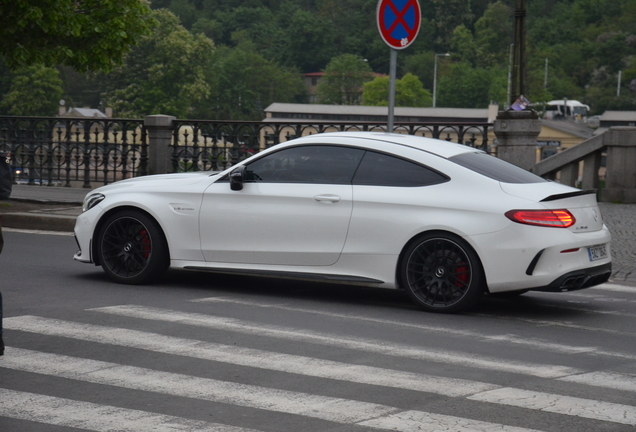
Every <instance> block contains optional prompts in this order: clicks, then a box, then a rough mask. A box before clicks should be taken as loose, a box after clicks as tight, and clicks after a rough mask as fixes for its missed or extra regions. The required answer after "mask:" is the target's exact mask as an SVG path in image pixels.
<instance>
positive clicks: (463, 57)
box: [451, 24, 479, 66]
mask: <svg viewBox="0 0 636 432" xmlns="http://www.w3.org/2000/svg"><path fill="white" fill-rule="evenodd" d="M451 51H452V52H453V57H454V58H455V59H456V60H458V61H463V62H466V63H469V64H470V65H472V66H475V64H476V63H477V57H478V56H479V49H478V47H477V44H476V43H475V38H474V37H473V34H472V33H471V31H470V30H468V29H467V28H466V26H465V25H463V24H462V25H459V26H457V27H456V28H455V31H454V32H453V36H452V38H451Z"/></svg>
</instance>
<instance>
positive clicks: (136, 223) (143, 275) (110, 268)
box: [97, 209, 170, 284]
mask: <svg viewBox="0 0 636 432" xmlns="http://www.w3.org/2000/svg"><path fill="white" fill-rule="evenodd" d="M97 254H98V259H99V262H100V264H101V265H102V268H103V269H104V271H105V272H106V274H107V275H108V276H109V277H110V278H111V279H113V280H115V281H117V282H120V283H125V284H143V283H148V282H151V281H153V280H155V279H157V278H158V277H160V276H161V275H163V274H164V273H165V271H166V270H167V269H168V266H169V264H170V259H169V253H168V245H167V242H166V240H165V237H164V235H163V231H162V230H161V228H160V227H159V225H158V224H157V223H156V222H155V221H154V220H153V219H152V218H151V217H149V216H148V215H146V214H145V213H142V212H140V211H137V210H132V209H128V210H122V211H119V212H117V213H115V214H113V215H111V216H110V217H109V218H108V219H107V220H106V221H105V223H104V224H103V225H102V228H101V230H100V232H99V236H98V238H97Z"/></svg>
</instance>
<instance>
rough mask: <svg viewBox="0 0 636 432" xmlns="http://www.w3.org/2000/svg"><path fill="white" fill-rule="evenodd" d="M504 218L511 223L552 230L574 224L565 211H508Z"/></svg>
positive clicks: (571, 217)
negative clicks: (550, 228) (551, 228)
mask: <svg viewBox="0 0 636 432" xmlns="http://www.w3.org/2000/svg"><path fill="white" fill-rule="evenodd" d="M506 217H507V218H508V219H510V220H511V221H513V222H518V223H522V224H527V225H536V226H543V227H553V228H568V227H571V226H572V225H574V222H576V219H574V216H572V213H570V212H569V211H567V210H510V211H509V212H506Z"/></svg>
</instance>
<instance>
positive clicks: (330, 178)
mask: <svg viewBox="0 0 636 432" xmlns="http://www.w3.org/2000/svg"><path fill="white" fill-rule="evenodd" d="M363 154H364V151H363V150H359V149H353V148H348V147H339V146H321V145H316V146H299V147H291V148H287V149H284V150H281V151H278V152H275V153H270V154H268V155H267V156H265V157H263V158H261V159H258V160H256V161H254V162H253V163H251V164H249V165H248V166H247V173H246V180H247V181H255V182H270V183H321V184H351V179H352V177H353V174H354V173H355V171H356V168H357V167H358V164H359V163H360V159H362V155H363Z"/></svg>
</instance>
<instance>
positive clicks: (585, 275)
mask: <svg viewBox="0 0 636 432" xmlns="http://www.w3.org/2000/svg"><path fill="white" fill-rule="evenodd" d="M611 274H612V263H607V264H603V265H601V266H597V267H590V268H586V269H582V270H576V271H573V272H570V273H566V274H564V275H563V276H561V277H559V278H557V279H555V280H554V281H553V282H552V283H550V284H549V285H546V286H542V287H537V288H530V290H531V291H546V292H564V291H576V290H580V289H584V288H590V287H593V286H596V285H600V284H602V283H604V282H607V280H608V279H609V277H610V275H611Z"/></svg>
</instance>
